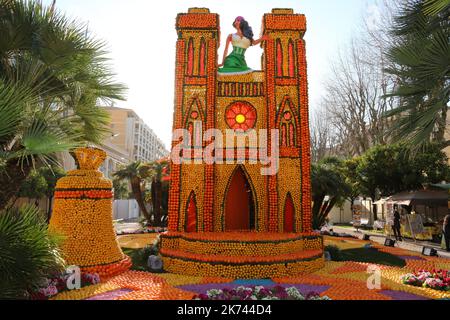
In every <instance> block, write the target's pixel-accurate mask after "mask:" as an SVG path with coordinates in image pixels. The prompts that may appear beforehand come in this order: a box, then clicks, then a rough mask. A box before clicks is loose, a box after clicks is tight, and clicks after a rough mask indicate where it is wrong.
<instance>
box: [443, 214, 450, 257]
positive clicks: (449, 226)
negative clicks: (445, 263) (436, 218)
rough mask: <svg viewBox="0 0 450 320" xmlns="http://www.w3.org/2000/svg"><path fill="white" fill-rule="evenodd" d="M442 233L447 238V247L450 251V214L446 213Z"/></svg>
mask: <svg viewBox="0 0 450 320" xmlns="http://www.w3.org/2000/svg"><path fill="white" fill-rule="evenodd" d="M442 233H443V235H442V236H443V237H444V238H445V249H446V250H447V251H448V252H450V214H448V215H446V216H445V218H444V224H443V226H442Z"/></svg>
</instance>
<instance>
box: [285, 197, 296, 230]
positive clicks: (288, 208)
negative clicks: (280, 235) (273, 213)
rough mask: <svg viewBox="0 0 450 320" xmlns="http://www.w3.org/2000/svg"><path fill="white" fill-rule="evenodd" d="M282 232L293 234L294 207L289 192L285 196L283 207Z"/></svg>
mask: <svg viewBox="0 0 450 320" xmlns="http://www.w3.org/2000/svg"><path fill="white" fill-rule="evenodd" d="M283 217H284V219H283V222H284V223H283V231H284V232H287V233H293V232H295V205H294V201H293V200H292V195H291V193H290V192H288V193H287V195H286V200H285V201H284V206H283Z"/></svg>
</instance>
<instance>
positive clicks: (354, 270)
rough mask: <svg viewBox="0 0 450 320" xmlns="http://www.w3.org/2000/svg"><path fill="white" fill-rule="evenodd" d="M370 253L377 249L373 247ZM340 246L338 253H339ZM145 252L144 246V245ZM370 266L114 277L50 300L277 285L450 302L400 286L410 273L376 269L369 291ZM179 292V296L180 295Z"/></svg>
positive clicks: (341, 296) (347, 295)
mask: <svg viewBox="0 0 450 320" xmlns="http://www.w3.org/2000/svg"><path fill="white" fill-rule="evenodd" d="M345 241H349V242H350V241H351V243H352V246H353V247H355V246H356V245H358V244H359V247H363V246H365V245H366V244H367V243H371V242H369V241H360V240H357V239H345ZM333 242H334V243H337V246H338V247H340V248H341V249H346V248H347V247H346V242H342V241H341V239H337V238H330V237H325V243H333ZM371 244H372V246H373V247H375V246H376V245H377V244H375V243H371ZM341 245H342V247H341ZM143 246H144V245H143ZM387 250H391V252H390V253H391V254H396V255H401V256H402V257H411V258H413V257H419V256H420V253H415V252H410V251H406V250H402V249H399V248H387ZM423 259H424V261H426V262H427V263H431V264H433V265H435V266H438V265H440V266H442V267H443V268H445V269H450V260H448V259H443V258H432V257H423ZM369 265H370V264H368V263H359V262H353V261H349V262H334V261H329V262H326V263H325V264H324V266H323V268H321V269H320V270H312V271H311V272H310V273H305V274H303V275H300V276H295V277H292V276H289V277H287V276H286V277H279V276H276V277H272V280H269V279H265V280H236V281H235V280H234V279H235V277H228V278H223V277H217V275H215V276H213V277H207V276H206V277H205V276H204V275H202V276H198V275H197V276H186V275H177V274H173V273H164V274H157V275H155V274H150V273H145V272H126V273H124V274H122V275H121V276H118V277H113V278H111V279H109V280H107V281H106V282H105V283H102V284H98V285H93V286H89V287H84V288H82V289H81V290H75V291H69V292H64V293H62V294H59V295H58V296H56V297H54V298H53V299H55V300H64V299H74V300H75V299H87V298H95V297H96V296H101V295H102V294H105V293H108V292H114V291H115V290H120V289H123V290H125V291H130V292H129V293H125V294H122V295H121V296H114V295H110V297H111V299H114V300H117V299H152V300H153V299H191V298H192V297H193V296H194V295H195V294H199V293H204V292H206V290H211V289H214V288H236V287H237V286H239V285H264V286H265V287H270V286H275V285H281V286H283V287H296V288H299V290H300V291H302V292H304V293H308V292H310V291H316V292H318V293H320V295H321V296H328V297H330V298H331V299H334V300H368V299H369V300H395V299H404V300H410V299H418V300H421V299H444V298H447V299H448V298H450V293H449V292H441V291H437V290H433V289H430V288H420V287H414V286H408V285H404V284H403V283H402V280H401V277H402V276H403V275H404V274H406V273H408V272H411V271H413V270H411V269H410V268H409V267H408V266H406V267H404V268H397V267H390V266H384V265H377V267H379V268H380V270H381V276H382V278H381V288H380V289H375V290H369V289H368V288H367V279H368V277H369V276H370V274H368V273H367V267H368V266H369ZM180 289H181V290H180Z"/></svg>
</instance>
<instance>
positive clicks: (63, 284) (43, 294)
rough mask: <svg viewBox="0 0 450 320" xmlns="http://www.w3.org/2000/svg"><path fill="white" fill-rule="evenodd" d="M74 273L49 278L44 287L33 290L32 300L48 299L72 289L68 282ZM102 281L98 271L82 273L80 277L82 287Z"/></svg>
mask: <svg viewBox="0 0 450 320" xmlns="http://www.w3.org/2000/svg"><path fill="white" fill-rule="evenodd" d="M71 275H72V274H62V275H60V276H57V277H55V278H51V279H48V280H47V283H46V284H45V286H43V287H42V288H40V289H38V290H36V291H35V292H31V294H30V295H31V299H32V300H48V299H50V298H52V297H54V296H56V295H57V294H59V293H63V292H67V291H71V290H72V289H69V288H68V287H67V284H68V283H69V282H71V279H69V278H70V277H71ZM98 283H100V276H99V275H98V274H96V273H94V274H90V273H82V274H81V279H80V289H81V288H84V287H87V286H91V285H95V284H98Z"/></svg>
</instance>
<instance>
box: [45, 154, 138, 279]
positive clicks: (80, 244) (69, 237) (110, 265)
mask: <svg viewBox="0 0 450 320" xmlns="http://www.w3.org/2000/svg"><path fill="white" fill-rule="evenodd" d="M74 154H75V162H76V163H77V166H78V169H77V170H73V171H69V172H68V174H67V176H65V177H63V178H61V179H60V180H58V182H57V184H56V190H55V203H54V208H53V215H52V218H51V220H50V229H52V230H53V231H55V232H57V233H58V234H61V235H62V236H63V237H64V239H63V244H62V246H63V252H64V257H65V259H66V262H67V264H69V265H76V266H78V267H80V268H81V270H82V271H83V272H89V273H98V274H99V275H100V277H102V278H105V277H106V278H108V277H111V276H115V275H117V274H120V273H122V272H123V271H125V270H128V269H129V268H130V266H131V260H130V258H129V257H128V256H126V255H124V254H123V252H122V250H121V248H120V246H119V243H118V242H117V239H116V234H115V231H114V226H113V219H112V203H113V191H112V182H111V181H110V180H108V179H106V178H105V177H104V176H103V173H101V172H100V171H99V170H98V168H99V167H100V165H101V164H102V163H103V161H104V160H105V158H106V153H105V152H104V151H103V150H100V149H95V148H79V149H77V150H75V152H74Z"/></svg>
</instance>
